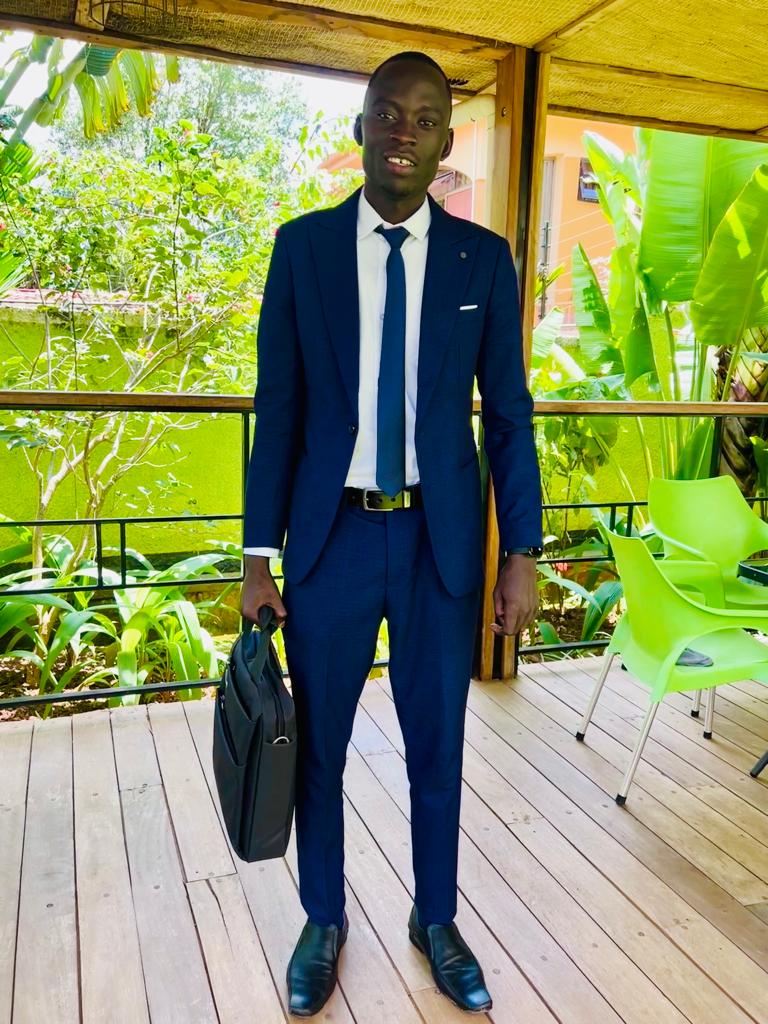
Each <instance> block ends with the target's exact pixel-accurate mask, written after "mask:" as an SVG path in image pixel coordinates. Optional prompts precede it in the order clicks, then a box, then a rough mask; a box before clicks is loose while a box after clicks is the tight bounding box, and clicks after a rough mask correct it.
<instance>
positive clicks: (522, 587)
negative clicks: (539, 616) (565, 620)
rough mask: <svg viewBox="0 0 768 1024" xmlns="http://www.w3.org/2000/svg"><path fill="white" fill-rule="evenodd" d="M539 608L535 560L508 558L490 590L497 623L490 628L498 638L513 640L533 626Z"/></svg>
mask: <svg viewBox="0 0 768 1024" xmlns="http://www.w3.org/2000/svg"><path fill="white" fill-rule="evenodd" d="M538 606H539V592H538V588H537V586H536V559H535V558H529V557H528V555H508V556H507V560H506V562H505V563H504V565H503V566H502V569H501V572H500V573H499V578H498V580H497V581H496V586H495V587H494V588H493V607H494V611H495V612H496V621H495V622H492V623H491V624H490V626H491V630H492V631H493V632H494V633H496V634H497V635H498V636H504V635H505V634H508V635H512V636H514V635H515V634H516V633H519V632H520V631H521V630H523V629H525V628H526V627H527V626H530V625H532V624H533V622H534V621H535V619H536V612H537V611H538Z"/></svg>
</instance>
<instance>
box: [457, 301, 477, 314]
mask: <svg viewBox="0 0 768 1024" xmlns="http://www.w3.org/2000/svg"><path fill="white" fill-rule="evenodd" d="M465 309H477V303H475V305H474V306H459V312H460V313H463V312H464V310H465Z"/></svg>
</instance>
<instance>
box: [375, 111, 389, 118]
mask: <svg viewBox="0 0 768 1024" xmlns="http://www.w3.org/2000/svg"><path fill="white" fill-rule="evenodd" d="M378 116H379V117H380V118H382V119H384V118H387V117H392V114H390V112H389V111H388V110H380V111H379V114H378Z"/></svg>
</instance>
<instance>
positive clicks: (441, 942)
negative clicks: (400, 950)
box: [408, 906, 493, 1013]
mask: <svg viewBox="0 0 768 1024" xmlns="http://www.w3.org/2000/svg"><path fill="white" fill-rule="evenodd" d="M408 935H409V937H410V940H411V942H412V943H413V944H414V946H416V948H417V949H420V950H421V952H422V953H424V955H425V956H426V957H427V959H428V960H429V965H430V967H431V968H432V977H433V978H434V979H435V984H436V985H437V987H438V988H439V989H440V991H441V992H442V993H443V994H444V995H446V996H448V998H449V999H450V1000H451V1001H452V1002H454V1003H455V1004H456V1005H457V1006H458V1007H459V1008H460V1009H462V1010H468V1011H469V1012H470V1013H483V1012H484V1011H485V1010H490V1008H491V1007H492V1006H493V1000H492V999H491V997H490V995H489V993H488V990H487V989H486V987H485V978H484V977H483V970H482V968H481V966H480V964H479V963H478V962H477V960H476V959H475V955H474V953H473V952H472V950H471V949H470V948H469V946H468V945H467V944H466V942H465V941H464V939H462V937H461V934H460V932H459V929H458V928H457V927H456V925H455V924H454V922H453V921H451V923H450V924H430V925H427V927H426V928H422V927H421V925H420V924H419V918H418V913H417V911H416V907H415V906H414V907H413V908H412V910H411V916H410V917H409V918H408Z"/></svg>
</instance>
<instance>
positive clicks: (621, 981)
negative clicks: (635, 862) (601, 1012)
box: [464, 791, 768, 1024]
mask: <svg viewBox="0 0 768 1024" xmlns="http://www.w3.org/2000/svg"><path fill="white" fill-rule="evenodd" d="M471 792H472V791H470V793H471ZM464 817H465V822H466V825H465V827H467V828H468V830H469V832H470V834H471V835H472V836H473V837H475V841H476V842H477V843H478V845H479V846H480V848H481V849H482V850H483V852H484V853H485V855H486V856H487V857H488V859H489V860H491V861H492V862H493V863H494V864H495V865H496V867H497V870H499V871H500V872H501V873H502V874H503V875H504V877H506V878H508V879H510V882H511V884H512V886H513V888H514V889H515V890H516V892H517V893H518V895H519V896H521V898H523V899H524V901H525V903H526V905H527V906H528V907H529V908H530V909H531V910H533V912H534V913H535V914H536V916H537V917H538V918H539V920H540V921H541V922H542V924H544V926H545V927H546V928H547V930H548V931H549V932H550V934H552V935H553V936H554V937H555V938H556V939H557V940H558V942H559V943H560V945H562V946H563V948H564V949H565V951H566V952H567V953H568V954H569V955H570V956H571V957H572V959H574V960H575V961H576V962H577V963H578V964H579V966H580V967H581V968H582V970H583V971H584V972H585V973H586V974H587V976H588V977H589V978H591V980H592V982H593V984H594V985H595V986H596V987H597V988H598V990H599V991H600V992H601V993H602V994H603V995H604V996H605V998H606V999H607V1000H608V1001H609V1002H610V1004H611V1006H612V1007H613V1008H614V1009H615V1010H616V1011H617V1013H619V1014H620V1016H621V1017H622V1019H623V1020H624V1021H627V1022H630V1021H638V1022H640V1021H648V1022H649V1024H651V1022H656V1021H660V1020H663V1021H664V1022H665V1024H672V1022H673V1021H678V1022H680V1021H685V1020H686V1019H690V1020H701V1021H704V1020H708V1019H711V1017H716V1019H718V1020H730V1021H733V1022H736V1021H739V1022H742V1024H746V1021H747V1020H749V1019H750V1018H748V1017H747V1015H746V1014H745V1013H744V1012H743V1010H741V1009H739V1008H737V1007H736V1005H735V1004H734V1003H733V1001H732V1000H731V999H730V998H729V997H728V996H726V994H725V993H724V992H723V991H722V989H721V988H719V987H718V984H715V983H714V982H713V981H712V980H710V978H708V977H707V976H706V975H705V974H704V973H703V972H702V971H701V970H699V968H698V967H697V966H696V965H695V964H694V963H693V962H692V961H691V960H689V958H688V957H687V956H686V955H685V954H684V953H682V952H681V951H680V950H679V949H678V947H677V946H676V945H675V944H674V943H673V942H671V941H670V939H669V937H668V936H667V935H665V934H664V933H663V932H661V930H660V929H658V928H657V927H656V926H655V925H654V924H653V923H652V921H650V920H649V919H648V918H647V917H646V916H644V914H643V913H642V904H641V905H640V906H641V909H637V908H636V907H635V906H634V904H633V903H632V902H630V900H629V899H628V898H627V897H626V896H625V895H624V894H623V893H622V892H620V891H619V890H618V889H617V888H616V887H615V886H614V885H612V884H611V883H610V882H608V881H606V879H605V878H604V876H603V875H602V874H601V873H600V871H599V870H598V869H597V868H595V867H593V866H592V865H590V864H589V863H588V862H587V861H586V859H585V858H584V857H582V856H580V855H579V854H578V852H577V851H576V850H575V849H574V848H573V847H571V846H570V844H569V843H568V842H567V841H566V840H565V839H563V838H562V837H561V836H560V835H559V834H558V833H557V832H556V830H555V829H554V828H553V827H552V826H551V825H549V823H548V822H546V821H538V822H535V823H530V824H527V825H513V826H510V828H507V827H506V826H504V825H503V824H502V823H501V822H498V821H497V822H494V821H493V814H492V812H491V810H490V809H489V808H488V807H486V806H485V805H484V804H483V803H482V802H481V800H480V799H479V798H478V797H477V796H476V795H475V794H474V793H472V795H469V794H467V795H466V796H465V799H464ZM510 832H512V833H513V834H514V835H515V836H516V837H517V839H518V840H519V841H520V843H521V846H514V847H513V846H512V844H511V843H510V842H509V835H510ZM523 851H524V852H523ZM761 973H762V972H761ZM719 980H720V979H719ZM722 980H727V979H722ZM767 981H768V977H765V976H763V977H762V979H761V986H760V987H759V988H755V990H754V993H753V999H752V1003H753V1004H758V1005H759V1002H760V1001H761V1000H762V995H761V993H762V991H763V989H762V984H764V983H765V982H767ZM710 1015H711V1016H710Z"/></svg>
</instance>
